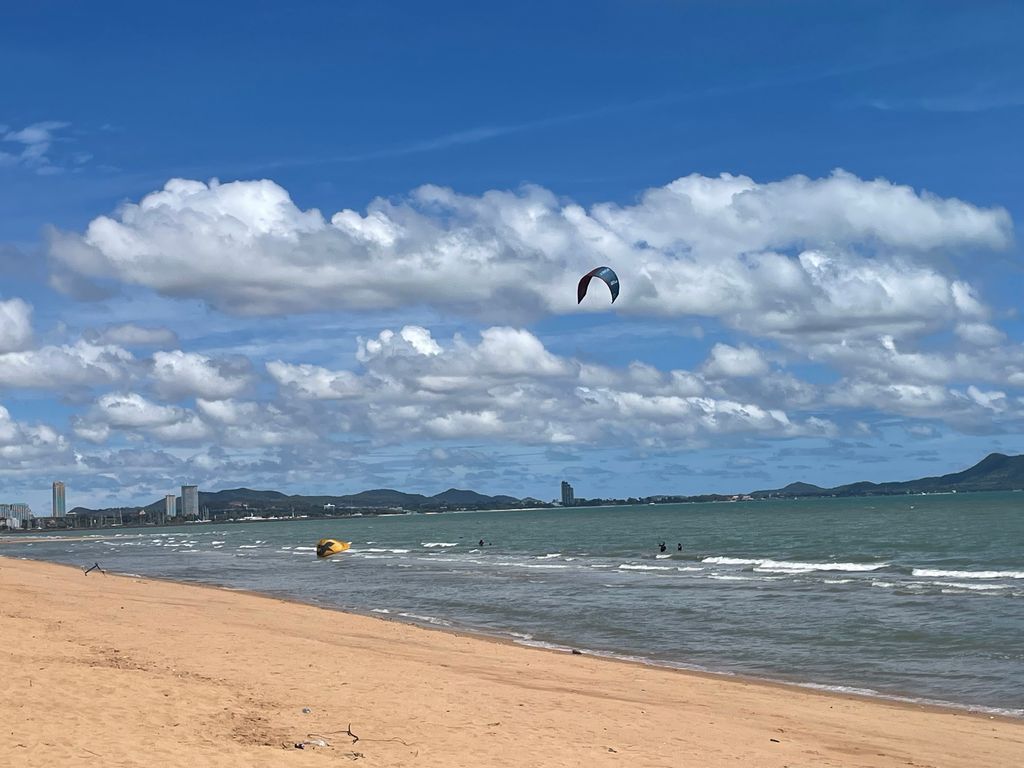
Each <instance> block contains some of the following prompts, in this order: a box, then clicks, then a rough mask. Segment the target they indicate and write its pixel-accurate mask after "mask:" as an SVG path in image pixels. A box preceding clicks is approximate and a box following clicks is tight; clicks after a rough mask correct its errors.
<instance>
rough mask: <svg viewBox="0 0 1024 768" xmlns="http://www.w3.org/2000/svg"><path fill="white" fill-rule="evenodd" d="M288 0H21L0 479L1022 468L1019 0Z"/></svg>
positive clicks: (352, 484) (103, 501) (121, 497)
mask: <svg viewBox="0 0 1024 768" xmlns="http://www.w3.org/2000/svg"><path fill="white" fill-rule="evenodd" d="M292 6H295V7H286V6H285V5H282V4H280V3H269V2H261V1H260V0H248V1H247V2H245V3H236V2H221V3H215V4H211V3H198V2H188V1H183V2H178V3H173V4H157V5H153V4H150V5H148V6H140V5H139V4H138V3H127V2H112V1H109V0H106V1H101V2H96V3H88V4H84V3H75V2H48V1H47V0H41V1H40V2H36V3H22V4H19V5H17V6H12V7H10V8H7V9H5V21H4V24H3V25H0V70H2V71H4V72H5V73H7V76H6V77H5V78H4V79H3V81H2V83H0V502H28V503H30V504H31V505H32V506H33V509H34V511H35V512H36V513H37V514H48V513H49V511H50V483H51V482H52V481H54V480H62V481H64V482H65V483H66V484H67V505H68V508H69V509H70V508H72V507H74V506H79V505H81V506H90V507H103V506H119V505H130V504H137V503H149V502H152V501H154V500H156V499H158V498H160V497H161V496H163V495H164V494H165V493H173V492H176V490H177V488H178V486H180V485H182V484H186V483H189V484H191V483H196V484H199V485H200V487H201V488H202V489H203V490H218V489H223V488H234V487H241V486H244V487H250V488H265V489H276V490H281V491H284V492H288V493H316V494H326V493H337V494H343V493H352V492H357V491H360V490H363V489H367V488H375V487H392V488H397V489H401V490H405V491H410V492H420V493H427V494H433V493H437V492H440V491H442V490H444V489H446V488H449V487H459V488H472V489H474V490H477V491H479V492H482V493H491V494H499V493H500V494H510V495H514V496H518V497H522V496H532V497H536V498H540V499H545V500H547V499H553V498H556V497H557V496H558V483H559V481H561V480H563V479H566V480H569V482H571V483H572V484H573V485H574V487H575V489H576V495H577V496H578V497H586V498H594V497H627V496H644V495H652V494H698V493H713V492H745V491H750V490H755V489H763V488H776V487H780V486H782V485H785V484H786V483H789V482H792V481H797V480H800V481H805V482H812V483H815V484H818V485H822V486H833V485H838V484H841V483H847V482H854V481H859V480H865V479H867V480H874V481H887V480H904V479H911V478H915V477H920V476H926V475H937V474H943V473H946V472H951V471H958V470H960V469H964V468H966V467H968V466H970V465H972V464H974V463H975V462H977V461H978V460H980V459H981V458H983V457H984V456H985V455H986V454H988V453H990V452H992V451H1000V452H1004V453H1011V454H1014V453H1021V452H1024V343H1022V342H1024V320H1022V318H1021V315H1020V312H1019V309H1018V302H1019V297H1020V296H1021V289H1022V287H1024V275H1022V270H1021V246H1020V240H1019V237H1018V234H1017V227H1018V222H1020V221H1021V219H1022V216H1024V191H1022V188H1021V185H1020V179H1021V176H1022V171H1024V153H1022V152H1021V151H1020V139H1019V137H1020V136H1022V135H1024V86H1022V85H1021V83H1024V49H1022V48H1021V46H1020V45H1019V44H1018V42H1019V40H1018V38H1019V34H1018V33H1019V30H1020V29H1021V28H1022V27H1021V25H1022V23H1024V9H1022V8H1021V6H1020V5H1019V4H1017V3H1010V2H1006V3H1001V2H995V1H993V2H987V3H983V4H974V3H961V2H942V1H941V0H928V1H927V2H913V1H911V2H904V3H889V2H870V1H868V0H864V1H859V2H834V3H819V2H791V1H786V2H773V3H768V2H682V1H681V0H679V1H676V2H669V1H668V0H663V1H656V0H639V1H638V0H631V1H626V0H623V1H621V2H612V1H603V2H602V1H596V2H593V3H587V4H579V3H561V2H554V3H553V2H550V0H548V2H543V3H541V2H531V1H526V2H519V3H515V4H508V5H501V6H499V5H491V4H480V3H469V2H465V3H462V2H434V3H423V2H373V3H360V2H352V3H334V2H305V3H297V4H292ZM603 265H607V266H610V267H612V268H613V269H614V270H615V271H616V272H617V274H618V276H619V279H620V282H621V294H620V296H619V298H618V300H617V301H616V302H615V303H614V304H612V303H611V301H610V296H609V295H608V292H607V290H606V289H604V286H603V285H602V284H597V283H595V284H594V285H592V286H591V290H590V292H589V293H588V295H587V297H586V298H585V299H584V301H583V303H582V304H577V303H576V290H575V288H576V282H577V281H578V279H579V277H580V276H581V275H583V274H584V273H585V272H587V271H589V270H590V269H592V268H594V267H597V266H603Z"/></svg>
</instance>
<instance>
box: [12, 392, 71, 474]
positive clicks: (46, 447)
mask: <svg viewBox="0 0 1024 768" xmlns="http://www.w3.org/2000/svg"><path fill="white" fill-rule="evenodd" d="M67 448H68V445H67V441H66V440H65V439H64V437H63V435H61V434H59V433H58V432H57V431H56V430H55V429H53V427H50V426H48V425H45V424H23V423H21V422H18V421H15V420H14V419H13V418H12V417H11V413H10V411H8V410H7V409H6V408H5V407H4V406H2V405H0V460H2V462H3V469H5V470H8V471H10V470H15V469H19V468H20V467H21V466H23V464H24V462H31V461H39V460H42V459H47V460H53V459H55V458H56V457H57V456H58V455H59V454H62V453H64V452H65V451H67Z"/></svg>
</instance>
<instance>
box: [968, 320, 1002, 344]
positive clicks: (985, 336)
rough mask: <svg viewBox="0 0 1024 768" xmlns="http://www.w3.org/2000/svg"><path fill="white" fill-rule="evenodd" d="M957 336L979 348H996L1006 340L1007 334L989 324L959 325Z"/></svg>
mask: <svg viewBox="0 0 1024 768" xmlns="http://www.w3.org/2000/svg"><path fill="white" fill-rule="evenodd" d="M956 335H957V336H959V337H960V338H961V339H963V340H964V341H966V342H968V343H970V344H974V345H975V346H978V347H994V346H996V345H997V344H1001V343H1002V342H1003V341H1004V340H1005V339H1006V334H1004V333H1003V332H1002V331H1000V330H999V329H998V328H994V327H992V326H991V325H989V324H988V323H958V324H957V326H956Z"/></svg>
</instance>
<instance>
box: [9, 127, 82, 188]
mask: <svg viewBox="0 0 1024 768" xmlns="http://www.w3.org/2000/svg"><path fill="white" fill-rule="evenodd" d="M68 125H70V124H69V123H64V122H60V121H57V120H47V121H45V122H41V123H33V124H32V125H29V126H26V127H25V128H22V129H21V130H18V131H12V130H7V129H6V128H4V129H3V130H0V141H2V142H7V143H12V144H20V145H21V147H22V148H21V150H20V151H17V152H5V151H0V165H23V166H25V167H26V168H31V169H33V170H34V171H35V172H36V173H39V174H42V175H47V174H53V173H60V171H61V168H60V167H59V166H57V165H55V164H54V163H53V161H52V160H51V158H50V156H49V152H50V147H51V145H52V144H53V142H54V141H55V140H56V136H55V134H56V132H57V131H60V130H62V129H64V128H67V127H68ZM87 159H88V158H86V159H78V160H76V162H78V163H79V164H80V163H82V162H86V160H87Z"/></svg>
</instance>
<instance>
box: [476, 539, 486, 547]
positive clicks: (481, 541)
mask: <svg viewBox="0 0 1024 768" xmlns="http://www.w3.org/2000/svg"><path fill="white" fill-rule="evenodd" d="M483 545H484V540H483V539H480V543H479V544H477V546H478V547H482V546H483Z"/></svg>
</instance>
